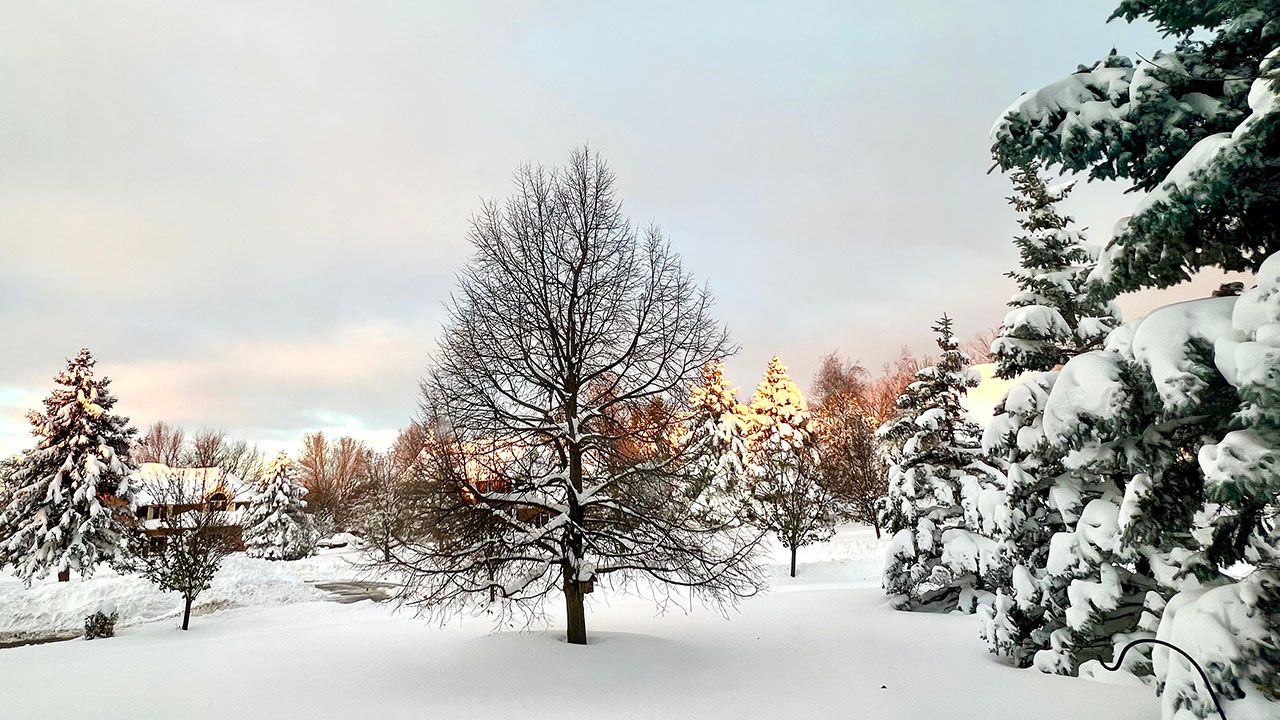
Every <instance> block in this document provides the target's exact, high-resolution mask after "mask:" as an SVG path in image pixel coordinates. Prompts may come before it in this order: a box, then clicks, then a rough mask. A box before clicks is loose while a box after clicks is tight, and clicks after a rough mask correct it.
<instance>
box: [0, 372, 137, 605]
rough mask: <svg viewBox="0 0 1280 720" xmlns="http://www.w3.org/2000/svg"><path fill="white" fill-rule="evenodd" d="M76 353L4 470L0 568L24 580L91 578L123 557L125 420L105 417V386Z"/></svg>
mask: <svg viewBox="0 0 1280 720" xmlns="http://www.w3.org/2000/svg"><path fill="white" fill-rule="evenodd" d="M94 365H95V361H94V359H93V356H92V355H91V354H90V353H89V351H88V350H87V349H86V350H81V351H80V352H79V354H77V355H76V356H75V357H74V358H72V359H70V360H68V361H67V368H66V370H64V371H62V372H61V373H59V374H58V376H57V377H56V378H54V381H55V382H56V387H55V388H54V390H53V392H52V393H50V395H49V397H47V398H45V400H44V411H43V412H32V413H30V414H29V415H28V416H27V418H28V420H30V422H31V425H32V434H33V435H34V436H35V438H36V446H35V447H34V448H32V449H30V450H27V451H25V452H24V453H22V455H21V456H19V457H18V458H16V459H15V460H14V461H13V462H12V465H11V467H10V470H9V478H8V487H9V491H8V493H7V495H8V503H7V504H6V505H5V506H4V508H3V509H0V567H3V566H4V565H5V564H7V563H11V564H13V566H14V568H15V571H16V572H17V574H18V576H19V577H22V578H24V579H25V580H27V581H31V580H32V579H36V578H41V577H44V576H45V574H47V573H48V571H49V570H50V569H56V570H57V571H58V573H59V575H60V578H61V579H66V578H67V576H68V575H69V573H70V571H72V570H75V571H78V572H80V573H81V574H83V575H86V576H87V575H90V574H92V573H93V570H94V567H95V566H96V565H97V564H98V563H100V562H111V561H115V560H117V559H119V558H120V557H121V556H122V554H123V553H124V550H125V548H124V537H125V536H124V532H123V526H122V524H121V515H122V514H125V513H127V511H128V510H130V509H131V508H132V490H131V488H130V484H129V473H130V468H129V467H128V465H127V464H126V463H127V459H128V451H129V442H130V439H131V438H132V436H133V434H134V430H133V428H131V427H129V419H128V418H126V417H122V416H120V415H116V414H114V413H112V412H111V410H112V408H113V407H114V406H115V403H116V398H115V397H114V396H113V395H112V394H111V393H110V391H109V386H110V384H111V381H110V380H109V379H107V378H100V379H98V378H95V377H94V374H93V366H94Z"/></svg>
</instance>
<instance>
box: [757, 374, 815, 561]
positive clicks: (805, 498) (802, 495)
mask: <svg viewBox="0 0 1280 720" xmlns="http://www.w3.org/2000/svg"><path fill="white" fill-rule="evenodd" d="M811 420H812V416H811V415H810V413H809V407H808V403H806V401H805V398H804V393H802V392H801V391H800V387H799V386H798V385H796V384H795V383H794V382H792V380H791V378H790V377H789V376H788V375H787V368H786V366H785V365H783V364H782V361H781V360H779V359H778V358H777V356H775V357H773V358H772V359H771V360H769V366H768V368H767V369H766V370H765V374H764V378H763V379H762V380H761V381H760V384H759V385H758V386H756V392H755V395H754V396H753V397H752V398H751V434H750V443H749V447H750V457H751V465H750V470H749V480H748V483H749V488H748V491H747V496H748V498H749V499H748V502H749V509H748V515H749V517H750V518H751V522H753V523H754V524H755V525H756V526H757V527H759V528H760V529H761V530H765V531H769V532H772V533H774V534H775V535H776V536H777V537H778V540H779V541H781V542H782V545H783V547H786V548H787V549H788V550H790V551H791V576H792V577H795V574H796V552H797V551H798V550H799V549H800V548H801V547H803V546H805V545H810V544H812V543H815V542H821V541H822V540H826V539H827V538H829V537H831V535H832V533H834V532H835V522H836V516H837V513H836V508H835V500H834V498H832V496H831V493H830V492H829V491H828V490H827V488H826V486H825V485H823V483H822V482H821V476H820V474H819V467H818V454H817V445H816V440H815V438H814V435H813V427H812V424H811Z"/></svg>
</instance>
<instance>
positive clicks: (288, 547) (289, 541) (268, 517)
mask: <svg viewBox="0 0 1280 720" xmlns="http://www.w3.org/2000/svg"><path fill="white" fill-rule="evenodd" d="M262 477H263V480H262V487H261V488H260V489H259V491H258V493H257V495H255V496H254V498H253V500H252V501H251V502H250V503H249V510H248V513H247V514H246V516H245V521H244V545H245V551H246V552H247V553H248V554H249V555H250V556H251V557H259V558H265V559H267V560H297V559H298V558H303V557H306V556H308V555H311V554H312V553H314V552H315V547H316V541H317V540H318V539H319V535H318V533H317V532H316V529H315V526H314V525H313V524H312V521H311V516H310V515H308V514H307V512H306V510H307V501H306V500H304V499H303V498H304V497H305V496H306V494H307V489H306V488H304V487H302V485H301V484H300V483H299V482H298V480H297V473H296V470H295V468H294V465H293V462H291V461H290V460H289V457H288V456H287V455H285V454H284V453H283V452H282V453H280V454H279V455H277V456H276V458H275V459H274V460H272V461H271V463H270V464H269V465H268V466H267V469H266V471H265V472H264V473H263V475H262Z"/></svg>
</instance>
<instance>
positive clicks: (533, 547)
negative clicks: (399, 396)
mask: <svg viewBox="0 0 1280 720" xmlns="http://www.w3.org/2000/svg"><path fill="white" fill-rule="evenodd" d="M515 184H516V191H515V193H514V195H513V196H512V197H511V198H510V199H509V200H508V201H507V202H506V203H504V204H502V205H499V204H496V203H490V204H486V205H485V206H484V208H483V209H482V210H481V212H480V213H479V214H478V215H477V216H476V217H474V218H473V220H472V230H471V233H470V235H471V241H472V244H473V245H474V248H475V255H474V257H473V259H472V260H471V262H470V263H469V264H468V265H467V266H466V267H465V268H464V269H463V271H462V272H461V279H460V285H459V288H458V291H457V294H456V296H455V298H454V300H453V301H452V302H451V304H450V307H449V321H448V324H447V327H446V330H445V334H444V338H443V341H442V344H441V350H440V352H439V354H438V356H437V357H436V359H435V363H434V367H433V368H432V370H431V371H430V373H429V374H428V376H427V377H426V378H425V379H424V381H423V383H422V391H423V404H424V411H425V414H427V415H428V417H427V418H426V420H427V421H428V422H430V423H431V425H430V427H431V428H432V429H433V432H434V433H435V434H436V435H437V442H434V443H432V444H431V445H432V446H433V447H434V448H435V450H434V451H433V452H434V455H435V457H436V465H437V475H438V477H439V478H441V483H440V485H439V491H438V492H437V493H436V501H435V503H434V504H435V507H436V510H435V512H437V513H439V519H440V521H441V523H440V524H441V527H442V528H444V529H445V530H446V531H445V532H442V537H441V538H440V540H438V541H437V542H433V543H421V544H416V545H414V546H413V547H412V548H405V549H404V550H403V551H395V552H394V553H393V554H394V555H395V557H394V558H393V564H395V565H396V566H397V567H398V569H399V570H400V571H402V572H403V573H404V574H405V576H406V577H407V583H406V595H405V599H406V600H407V601H409V602H412V603H417V604H420V606H423V607H429V608H442V609H448V610H456V609H457V608H458V607H459V606H461V605H466V604H468V603H469V602H470V601H471V598H474V597H476V596H480V597H484V596H489V597H493V598H494V599H496V600H497V601H498V602H497V603H496V607H497V608H498V609H499V611H500V612H501V613H503V614H504V615H508V614H510V613H513V612H516V611H523V612H526V613H530V614H533V615H538V614H540V613H541V612H542V607H543V602H542V601H543V599H544V598H545V597H546V596H548V595H550V594H553V593H557V592H558V593H562V594H563V596H564V600H565V611H566V615H567V620H568V641H569V642H570V643H575V644H582V643H585V642H586V639H587V634H586V615H585V607H584V598H585V595H586V594H587V593H589V592H592V591H593V590H594V588H595V584H596V582H597V581H603V580H605V579H608V580H609V581H610V582H611V584H615V583H629V582H637V581H641V580H643V581H645V582H651V583H652V585H653V588H654V590H653V592H654V593H655V597H657V598H659V600H660V601H662V600H666V599H670V597H671V595H670V588H671V587H672V586H679V587H682V588H688V589H689V591H690V592H691V593H692V594H695V595H697V596H700V597H702V598H703V599H705V600H707V601H710V602H713V603H723V602H731V601H732V600H733V599H735V598H737V597H740V596H744V595H748V594H752V593H754V592H756V591H757V589H758V587H759V584H758V583H759V580H758V577H759V574H758V568H757V566H756V564H755V563H754V561H753V550H754V548H755V546H756V543H757V542H758V540H759V536H758V535H756V534H749V533H748V532H747V531H745V530H744V529H742V528H740V527H736V526H735V527H730V526H727V525H722V524H718V523H716V522H713V521H711V520H710V519H709V516H708V515H707V514H706V513H704V512H703V508H702V507H700V506H699V505H698V504H697V503H696V502H694V501H690V500H688V499H687V497H686V496H685V494H684V493H682V492H680V491H679V489H680V488H681V487H683V485H684V484H685V483H687V482H690V481H692V479H691V478H687V477H685V476H684V475H683V474H682V473H683V468H684V467H686V466H689V465H690V464H689V463H686V462H684V460H685V459H686V457H685V456H687V455H688V454H691V453H695V452H698V451H700V448H697V447H690V446H680V445H679V444H672V443H666V442H665V440H666V439H665V438H663V442H659V438H658V437H657V435H658V434H659V433H657V432H652V431H653V430H654V429H653V428H648V427H646V424H645V423H634V422H622V421H621V420H622V419H623V418H624V417H626V416H627V414H628V413H631V412H634V411H635V410H636V409H637V408H638V407H639V406H642V405H644V404H645V403H648V402H650V401H653V400H655V399H658V398H660V399H662V400H663V401H664V402H665V403H667V404H668V406H670V407H675V408H680V407H684V406H685V404H687V399H688V386H689V384H690V383H691V381H693V380H695V379H696V378H697V377H698V376H699V373H700V371H701V368H702V366H703V365H704V364H706V363H707V362H709V361H710V360H712V359H715V358H719V357H723V356H724V355H725V354H726V349H727V348H726V346H727V344H728V340H727V336H726V334H725V332H724V330H723V329H722V328H721V327H720V326H719V325H718V324H717V323H716V322H715V321H714V320H713V319H712V317H711V314H710V306H711V297H710V296H709V294H708V293H707V291H706V290H705V289H704V288H702V287H700V286H699V285H698V284H697V283H695V282H694V281H693V279H692V278H691V277H690V276H689V275H688V274H686V273H685V272H684V270H683V269H682V268H681V266H680V262H679V259H678V258H677V256H676V255H675V253H674V252H673V251H672V250H671V248H670V246H669V244H668V243H667V241H666V240H665V239H664V238H663V236H662V235H661V233H660V232H659V231H658V230H657V229H656V228H648V229H646V230H643V231H637V230H636V229H635V228H633V227H632V226H631V224H630V223H629V222H628V221H627V220H626V219H625V218H624V216H623V215H622V213H621V208H620V202H619V200H618V198H617V196H616V193H615V189H614V178H613V174H612V173H611V171H610V170H609V169H608V168H607V167H606V165H605V164H604V162H603V161H602V160H601V159H600V158H599V157H598V156H595V155H593V154H592V153H591V152H590V151H588V150H579V151H576V152H574V153H573V155H572V156H571V158H570V160H569V163H568V165H567V167H565V168H563V169H555V170H550V171H545V170H543V169H541V168H530V167H526V168H523V169H521V170H520V171H518V172H517V174H516V177H515ZM645 433H651V436H650V437H643V435H644V434H645ZM624 447H625V448H627V450H626V453H627V454H628V457H627V458H622V457H620V456H619V453H620V452H621V450H620V448H624ZM639 447H643V448H644V449H645V450H644V452H641V453H639V454H638V456H639V461H638V462H637V461H633V460H635V459H636V448H639Z"/></svg>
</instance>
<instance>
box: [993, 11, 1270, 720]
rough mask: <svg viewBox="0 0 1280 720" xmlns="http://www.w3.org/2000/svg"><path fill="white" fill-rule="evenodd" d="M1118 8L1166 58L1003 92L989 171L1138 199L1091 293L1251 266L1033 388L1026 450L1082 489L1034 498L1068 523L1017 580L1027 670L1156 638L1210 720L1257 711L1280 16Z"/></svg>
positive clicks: (1265, 648)
mask: <svg viewBox="0 0 1280 720" xmlns="http://www.w3.org/2000/svg"><path fill="white" fill-rule="evenodd" d="M1116 15H1117V16H1120V17H1124V18H1126V19H1129V20H1133V19H1137V18H1145V19H1149V20H1151V21H1154V22H1155V23H1156V24H1157V25H1158V26H1160V27H1161V29H1163V30H1164V31H1166V32H1167V33H1168V34H1169V35H1172V36H1174V37H1175V38H1176V39H1177V45H1176V47H1175V48H1174V50H1172V51H1171V52H1167V53H1159V54H1157V55H1155V56H1154V57H1153V58H1152V60H1151V61H1150V62H1147V61H1143V62H1142V63H1139V64H1137V65H1136V66H1135V64H1134V63H1132V62H1130V61H1129V60H1128V59H1127V58H1123V57H1120V56H1118V55H1115V54H1113V55H1112V56H1111V57H1109V58H1107V59H1105V60H1104V61H1102V62H1099V63H1097V64H1095V65H1093V66H1090V67H1087V68H1082V69H1081V70H1079V71H1078V72H1076V73H1074V74H1073V75H1071V76H1070V77H1068V78H1066V79H1064V80H1062V81H1059V82H1058V83H1055V84H1053V85H1051V86H1049V87H1046V88H1044V89H1042V90H1040V91H1038V92H1035V93H1031V94H1028V95H1025V96H1023V98H1021V99H1020V100H1019V101H1018V102H1017V103H1015V104H1014V105H1013V106H1012V107H1011V108H1010V109H1009V111H1008V112H1007V113H1006V115H1005V117H1004V118H1003V119H1002V120H1001V121H1000V122H998V123H997V125H996V127H995V130H994V144H993V150H994V152H995V156H996V159H997V161H998V162H1000V163H1001V164H1002V165H1003V166H1004V167H1005V168H1006V169H1009V168H1012V167H1015V166H1018V165H1020V164H1022V163H1024V162H1026V161H1028V160H1031V159H1039V160H1041V161H1043V162H1046V163H1049V164H1057V165H1059V166H1061V167H1062V168H1065V169H1066V170H1070V171H1085V172H1087V173H1088V174H1089V175H1090V177H1094V178H1127V179H1129V180H1131V181H1133V183H1134V186H1135V187H1136V188H1138V189H1142V190H1147V191H1149V192H1148V194H1147V195H1146V197H1145V198H1143V200H1142V201H1141V202H1140V203H1139V204H1138V206H1137V208H1136V209H1135V211H1134V214H1133V216H1132V217H1130V218H1127V219H1126V220H1125V221H1123V222H1122V223H1121V224H1120V225H1119V226H1118V227H1117V230H1116V234H1115V236H1114V238H1113V239H1112V241H1111V243H1110V244H1109V245H1108V247H1107V248H1106V249H1105V250H1104V251H1103V253H1102V255H1101V257H1100V259H1099V266H1098V268H1097V269H1096V270H1095V271H1094V272H1093V273H1092V274H1091V276H1090V284H1091V285H1092V286H1093V287H1094V288H1096V292H1097V293H1098V294H1099V295H1100V296H1111V295H1114V294H1115V293H1118V292H1126V291H1132V290H1138V289H1142V288H1146V287H1165V286H1169V285H1173V284H1176V283H1178V282H1181V281H1182V280H1184V279H1186V278H1187V277H1189V275H1190V273H1192V272H1194V271H1195V270H1197V269H1199V268H1201V267H1217V268H1220V269H1224V270H1250V269H1256V270H1257V271H1258V277H1257V279H1258V286H1257V287H1256V288H1254V289H1252V290H1249V291H1247V292H1246V293H1244V295H1242V296H1240V297H1239V298H1236V297H1232V296H1230V295H1229V294H1227V295H1226V296H1222V297H1212V298H1205V299H1202V300H1195V301H1191V302H1185V303H1180V304H1177V305H1171V306H1167V307H1164V308H1160V309H1158V310H1156V311H1154V312H1152V313H1151V314H1150V315H1149V316H1147V317H1146V318H1145V319H1143V320H1141V321H1139V322H1134V323H1130V324H1128V325H1125V326H1121V327H1120V328H1119V329H1117V330H1116V331H1114V332H1112V333H1111V335H1110V336H1109V338H1108V340H1107V343H1106V349H1105V350H1101V351H1093V352H1088V353H1084V354H1082V355H1079V356H1077V357H1075V358H1073V359H1071V360H1069V361H1068V362H1067V363H1066V365H1065V366H1064V367H1063V368H1062V371H1061V374H1060V375H1059V376H1058V378H1057V379H1056V381H1055V382H1054V383H1053V386H1052V389H1051V390H1050V391H1049V393H1048V398H1047V401H1046V402H1045V406H1044V410H1043V413H1042V427H1043V431H1044V436H1045V452H1044V453H1043V454H1041V455H1042V457H1045V458H1049V457H1052V456H1054V455H1058V456H1061V457H1062V459H1063V463H1064V466H1065V467H1067V468H1068V469H1070V470H1075V471H1078V473H1079V475H1078V476H1079V477H1080V478H1082V479H1083V481H1082V482H1080V483H1079V484H1078V485H1074V486H1073V485H1072V484H1071V483H1056V484H1055V485H1056V486H1055V487H1054V488H1052V489H1050V496H1051V497H1056V498H1057V507H1058V508H1059V509H1061V508H1067V507H1071V508H1079V512H1078V513H1077V514H1074V515H1073V514H1068V513H1064V515H1063V518H1062V519H1063V524H1064V526H1065V527H1064V529H1062V530H1060V531H1059V532H1057V533H1055V534H1054V536H1053V538H1052V540H1051V541H1050V552H1049V556H1048V558H1047V560H1046V564H1045V566H1044V568H1043V571H1042V572H1041V573H1040V574H1039V577H1038V578H1037V583H1036V585H1037V587H1036V588H1035V589H1036V591H1037V592H1040V593H1041V598H1040V599H1039V600H1038V601H1037V602H1038V604H1039V607H1041V608H1043V609H1044V612H1045V613H1046V615H1047V616H1049V617H1050V618H1051V619H1054V620H1056V621H1060V622H1061V623H1062V624H1063V627H1060V628H1058V629H1057V630H1054V631H1052V632H1051V633H1050V636H1049V638H1048V639H1049V645H1050V647H1049V648H1046V649H1043V650H1040V651H1039V652H1037V653H1036V657H1035V662H1036V665H1037V666H1040V667H1042V668H1044V669H1049V670H1053V671H1058V672H1074V671H1077V670H1078V671H1079V672H1082V673H1083V672H1086V671H1089V672H1092V671H1093V668H1092V667H1090V666H1089V665H1090V663H1089V661H1090V660H1091V659H1094V658H1097V659H1108V660H1109V659H1111V655H1112V653H1113V652H1114V651H1115V649H1116V648H1118V647H1120V645H1121V644H1122V643H1123V642H1124V641H1126V640H1127V639H1129V638H1134V637H1142V636H1151V635H1154V636H1156V637H1159V638H1160V639H1163V640H1166V641H1170V642H1173V643H1175V644H1177V645H1178V646H1180V647H1182V648H1183V649H1184V650H1186V651H1187V652H1188V653H1190V654H1191V655H1192V656H1193V657H1196V658H1197V659H1198V660H1199V661H1200V663H1201V664H1202V665H1203V666H1205V668H1206V669H1207V670H1208V672H1209V677H1210V681H1211V682H1212V683H1213V686H1214V688H1215V689H1216V690H1217V692H1218V694H1219V695H1220V696H1222V697H1223V698H1224V699H1225V700H1226V705H1227V714H1228V715H1229V716H1231V717H1248V718H1269V717H1276V716H1277V715H1280V710H1277V707H1280V705H1278V704H1277V703H1280V693H1278V692H1277V689H1276V684H1275V678H1276V677H1277V676H1278V675H1280V652H1277V649H1276V648H1278V647H1280V612H1277V610H1278V609H1280V602H1278V598H1277V590H1276V588H1277V587H1280V577H1278V576H1277V561H1276V556H1277V546H1278V544H1280V538H1278V537H1277V534H1276V518H1275V508H1276V507H1277V506H1280V494H1278V492H1280V487H1278V485H1280V484H1278V483H1277V482H1276V480H1275V478H1276V477H1277V472H1276V468H1277V455H1278V454H1280V438H1277V433H1276V429H1275V427H1276V426H1275V422H1274V414H1273V412H1272V409H1274V407H1275V406H1276V402H1277V401H1276V400H1275V398H1276V397H1277V396H1278V393H1277V391H1278V390H1280V388H1277V385H1276V383H1277V381H1276V378H1277V377H1280V260H1278V259H1277V258H1276V257H1275V255H1273V253H1275V252H1276V251H1277V250H1278V249H1280V233H1278V232H1277V227H1278V226H1277V223H1276V218H1280V195H1278V194H1277V193H1275V192H1274V188H1275V187H1276V183H1277V178H1278V177H1280V153H1278V152H1277V151H1276V148H1277V147H1278V145H1277V143H1280V79H1278V77H1277V73H1278V72H1280V47H1278V46H1280V36H1278V35H1277V34H1276V30H1275V29H1276V28H1277V27H1280V6H1276V5H1275V4H1274V3H1255V2H1246V3H1198V4H1197V3H1185V2H1175V1H1174V0H1125V1H1124V2H1122V4H1121V6H1120V9H1119V10H1118V11H1117V12H1116ZM1269 256H1270V259H1268V257H1269ZM1268 408H1270V409H1268ZM1227 570H1230V573H1228V572H1227ZM1130 669H1131V670H1133V671H1134V672H1137V673H1139V674H1153V675H1154V677H1155V681H1156V682H1155V685H1156V688H1157V690H1158V691H1159V692H1160V693H1161V695H1162V703H1163V709H1164V715H1165V717H1166V718H1168V719H1170V720H1172V719H1173V718H1175V717H1176V718H1183V717H1212V716H1213V715H1215V714H1216V712H1215V710H1214V707H1213V703H1212V701H1211V699H1210V697H1209V695H1208V693H1207V692H1206V690H1205V688H1203V687H1202V686H1201V685H1200V680H1199V679H1198V675H1197V673H1196V672H1195V670H1194V669H1192V667H1191V666H1190V664H1188V663H1187V662H1186V661H1184V660H1183V659H1182V658H1181V657H1180V656H1178V655H1176V654H1173V653H1171V652H1169V651H1167V650H1165V649H1163V648H1157V649H1155V650H1154V651H1152V652H1150V653H1149V654H1148V656H1147V657H1140V658H1139V659H1138V660H1137V662H1136V663H1134V664H1132V665H1131V667H1130Z"/></svg>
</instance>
